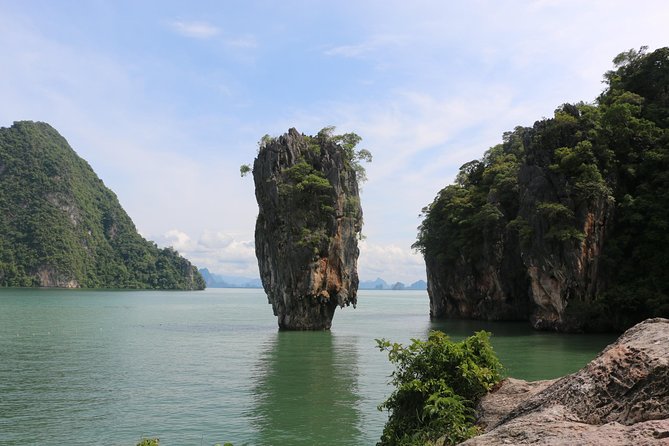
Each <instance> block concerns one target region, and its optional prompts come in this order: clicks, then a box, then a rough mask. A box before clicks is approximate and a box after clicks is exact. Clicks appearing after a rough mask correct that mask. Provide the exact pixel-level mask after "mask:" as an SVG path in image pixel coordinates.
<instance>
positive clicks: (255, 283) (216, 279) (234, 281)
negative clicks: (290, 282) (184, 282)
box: [200, 268, 262, 288]
mask: <svg viewBox="0 0 669 446" xmlns="http://www.w3.org/2000/svg"><path fill="white" fill-rule="evenodd" d="M200 274H201V275H202V277H203V278H204V281H205V283H206V284H207V286H208V287H209V288H262V282H261V281H260V279H258V278H250V277H239V276H225V275H221V274H214V273H212V272H210V271H209V270H208V269H207V268H203V269H201V270H200Z"/></svg>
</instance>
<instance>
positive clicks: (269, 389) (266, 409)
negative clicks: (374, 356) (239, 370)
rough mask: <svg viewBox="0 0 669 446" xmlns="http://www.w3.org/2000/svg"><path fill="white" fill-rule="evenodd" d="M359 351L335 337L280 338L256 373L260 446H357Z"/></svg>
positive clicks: (273, 341)
mask: <svg viewBox="0 0 669 446" xmlns="http://www.w3.org/2000/svg"><path fill="white" fill-rule="evenodd" d="M358 373H359V371H358V358H357V352H356V350H355V346H353V345H346V344H345V343H344V342H343V341H340V342H338V340H337V337H336V336H335V335H333V334H332V333H331V332H278V333H276V336H275V337H274V338H273V339H271V341H270V342H269V343H268V344H267V349H266V351H265V352H264V353H263V354H261V356H260V361H259V365H258V367H257V370H256V371H255V376H254V377H253V379H254V380H255V386H254V389H253V395H254V408H253V409H252V414H251V417H252V419H253V424H254V426H255V428H256V429H257V431H258V435H259V438H258V439H257V441H256V442H255V444H258V445H270V444H274V445H277V444H287V445H288V444H289V445H314V444H337V445H358V444H362V443H361V435H362V431H361V425H360V424H361V423H360V420H361V414H360V413H359V409H358V401H359V399H360V397H359V396H358V395H359V392H358V389H357V386H358Z"/></svg>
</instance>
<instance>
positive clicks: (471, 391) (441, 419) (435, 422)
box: [377, 331, 502, 446]
mask: <svg viewBox="0 0 669 446" xmlns="http://www.w3.org/2000/svg"><path fill="white" fill-rule="evenodd" d="M489 336H490V335H489V333H486V332H484V331H480V332H477V333H476V334H474V335H473V336H471V337H469V338H467V339H465V340H463V341H461V342H453V341H451V340H450V339H449V338H448V336H446V335H445V334H444V333H442V332H439V331H432V332H431V333H430V334H429V337H428V339H427V341H420V340H417V339H413V340H412V342H411V344H410V345H408V346H406V347H405V346H403V345H401V344H397V343H391V342H390V341H387V340H385V339H380V340H377V344H378V347H379V348H380V349H381V351H387V352H388V357H389V359H390V362H392V363H394V364H395V365H396V370H395V371H394V372H393V374H392V380H391V382H392V384H393V385H394V386H395V390H394V392H393V393H392V394H391V395H390V397H389V398H388V399H387V400H386V401H385V402H383V403H382V404H381V405H380V406H379V410H384V409H385V410H388V412H389V418H388V422H387V423H386V426H385V428H384V429H383V434H382V436H381V440H380V441H379V442H378V443H377V445H379V446H396V445H397V446H399V445H402V446H410V445H416V446H418V445H421V446H422V445H425V444H428V443H429V442H434V441H436V440H438V439H440V438H444V439H445V441H446V444H457V443H459V442H461V441H464V440H466V439H467V438H470V437H472V436H474V435H476V434H477V432H478V431H477V429H476V427H475V426H474V422H475V408H476V404H477V403H478V401H479V400H480V398H481V397H483V396H484V395H485V394H486V393H487V392H488V391H489V390H490V389H491V388H492V387H493V386H494V385H495V384H496V383H498V382H499V381H500V379H501V370H502V366H501V364H500V362H499V360H498V359H497V357H496V356H495V353H494V352H493V349H492V346H491V345H490V341H489ZM440 444H441V443H440Z"/></svg>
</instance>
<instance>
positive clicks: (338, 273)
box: [253, 129, 362, 330]
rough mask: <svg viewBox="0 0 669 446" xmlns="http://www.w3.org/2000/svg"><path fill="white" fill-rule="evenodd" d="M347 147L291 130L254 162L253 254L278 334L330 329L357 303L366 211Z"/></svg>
mask: <svg viewBox="0 0 669 446" xmlns="http://www.w3.org/2000/svg"><path fill="white" fill-rule="evenodd" d="M358 140H359V138H358ZM343 145H344V144H340V143H339V142H338V139H337V138H333V137H332V136H331V135H329V134H328V133H327V132H321V133H319V134H318V135H317V136H314V137H311V136H306V135H303V134H300V133H299V132H298V131H297V130H295V129H290V130H289V131H288V133H286V134H284V135H282V136H280V137H278V138H269V137H265V138H264V139H263V141H262V142H261V147H260V150H259V152H258V156H257V157H256V159H255V162H254V164H253V178H254V182H255V193H256V199H257V201H258V219H257V221H256V230H255V245H256V256H257V258H258V267H259V269H260V277H261V279H262V283H263V287H264V289H265V292H266V293H267V297H268V300H269V303H270V304H271V305H272V309H273V310H274V314H275V315H276V316H278V322H279V327H280V328H281V329H289V330H318V329H329V328H330V325H331V323H332V317H333V316H334V312H335V309H336V308H337V307H338V306H339V307H344V306H348V305H353V306H355V304H356V295H357V289H358V273H357V269H356V268H357V259H358V254H359V250H358V244H357V240H358V235H359V233H360V231H361V229H362V209H361V207H360V198H359V192H358V182H357V175H356V169H355V165H356V164H354V163H356V161H355V159H354V152H353V149H352V146H351V145H348V146H347V147H343Z"/></svg>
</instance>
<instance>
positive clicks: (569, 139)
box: [414, 48, 669, 330]
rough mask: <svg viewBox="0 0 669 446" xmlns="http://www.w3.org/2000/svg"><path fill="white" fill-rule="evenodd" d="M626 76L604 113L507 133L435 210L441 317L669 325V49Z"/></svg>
mask: <svg viewBox="0 0 669 446" xmlns="http://www.w3.org/2000/svg"><path fill="white" fill-rule="evenodd" d="M614 64H615V69H614V70H611V71H609V72H607V73H606V74H605V76H604V78H605V82H606V83H607V89H606V90H605V91H604V92H603V93H602V94H601V95H600V97H599V98H598V99H597V101H596V102H595V103H594V104H586V103H578V104H564V105H562V106H560V107H558V108H557V109H556V110H555V114H554V116H553V117H552V118H550V119H543V120H541V121H537V122H536V123H535V124H534V126H532V127H517V128H516V129H515V130H514V131H513V132H508V133H505V135H504V138H503V142H502V143H501V144H499V145H497V146H495V147H493V148H491V149H489V150H488V151H487V152H486V153H485V155H484V156H483V158H482V159H481V160H476V161H472V162H469V163H467V164H465V165H463V166H462V168H461V170H460V173H459V174H458V176H457V179H456V182H455V184H453V185H449V186H447V187H445V188H444V189H443V190H441V191H440V192H439V194H438V195H437V197H436V199H435V200H434V202H433V203H431V204H430V205H429V206H427V207H425V208H424V209H423V217H424V219H423V222H422V223H421V225H420V227H419V232H418V239H417V241H416V243H415V244H414V248H416V249H418V250H420V251H421V252H422V253H423V255H424V257H425V260H426V264H427V267H428V277H429V278H431V280H430V282H431V283H430V285H429V287H428V289H429V291H430V298H431V309H432V311H433V316H437V317H438V316H445V315H450V316H460V317H477V318H501V319H504V318H518V317H525V318H528V317H529V318H530V319H531V320H532V323H533V324H534V325H535V326H536V327H539V328H541V327H545V328H557V329H567V330H569V329H617V330H622V329H624V328H626V327H629V326H631V325H632V324H634V323H635V322H638V321H640V320H642V319H644V318H647V317H651V316H665V317H666V316H669V277H668V276H667V271H669V231H668V230H667V228H669V175H668V174H667V172H669V48H661V49H658V50H656V51H653V52H652V53H646V49H645V48H641V49H640V50H639V51H636V50H630V51H627V52H624V53H621V54H620V55H619V56H617V57H616V58H615V59H614ZM448 290H458V292H457V295H456V294H453V293H452V292H451V291H448ZM528 294H529V296H528ZM519 295H521V296H522V297H521V298H520V299H519V298H518V296H519ZM463 296H466V297H464V298H463Z"/></svg>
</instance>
